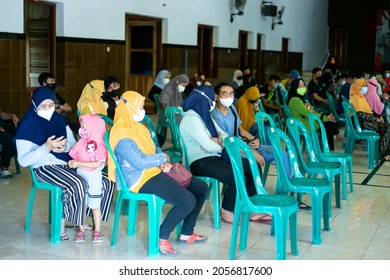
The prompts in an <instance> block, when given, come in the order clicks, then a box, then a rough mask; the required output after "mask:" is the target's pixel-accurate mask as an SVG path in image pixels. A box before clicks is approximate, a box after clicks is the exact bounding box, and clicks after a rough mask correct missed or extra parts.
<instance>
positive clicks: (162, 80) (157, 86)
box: [148, 70, 171, 102]
mask: <svg viewBox="0 0 390 280" xmlns="http://www.w3.org/2000/svg"><path fill="white" fill-rule="evenodd" d="M170 79H171V72H169V71H168V70H161V71H160V72H158V74H157V77H156V79H155V80H154V84H153V86H152V88H151V89H150V90H149V93H148V98H149V99H150V100H151V101H153V102H155V100H154V94H155V93H158V94H160V93H161V91H162V90H163V88H164V87H165V85H166V84H168V82H169V81H170Z"/></svg>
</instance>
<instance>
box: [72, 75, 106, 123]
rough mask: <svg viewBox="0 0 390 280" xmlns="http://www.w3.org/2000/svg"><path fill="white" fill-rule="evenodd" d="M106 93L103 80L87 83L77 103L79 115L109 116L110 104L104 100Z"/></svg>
mask: <svg viewBox="0 0 390 280" xmlns="http://www.w3.org/2000/svg"><path fill="white" fill-rule="evenodd" d="M105 91H106V90H105V88H104V81H103V80H93V81H90V82H89V83H87V84H86V85H85V86H84V89H83V91H82V93H81V95H80V98H79V100H78V101H77V110H78V112H79V114H80V115H86V114H102V115H105V116H107V108H108V104H107V103H105V102H104V101H103V99H102V96H103V93H104V92H105Z"/></svg>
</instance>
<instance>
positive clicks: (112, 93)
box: [107, 89, 119, 97]
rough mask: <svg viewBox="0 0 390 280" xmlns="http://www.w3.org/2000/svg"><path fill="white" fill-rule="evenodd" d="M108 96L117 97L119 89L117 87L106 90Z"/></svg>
mask: <svg viewBox="0 0 390 280" xmlns="http://www.w3.org/2000/svg"><path fill="white" fill-rule="evenodd" d="M107 93H108V95H109V96H111V97H117V96H119V91H118V90H117V89H113V90H112V91H110V92H107Z"/></svg>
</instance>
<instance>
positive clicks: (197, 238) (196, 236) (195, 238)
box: [179, 233, 207, 244]
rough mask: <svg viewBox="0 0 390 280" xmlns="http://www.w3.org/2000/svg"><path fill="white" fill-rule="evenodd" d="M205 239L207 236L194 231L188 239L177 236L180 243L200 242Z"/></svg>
mask: <svg viewBox="0 0 390 280" xmlns="http://www.w3.org/2000/svg"><path fill="white" fill-rule="evenodd" d="M206 240H207V236H204V235H200V234H196V233H193V234H191V235H190V237H189V238H188V239H181V238H179V242H180V243H186V244H193V243H202V242H205V241H206Z"/></svg>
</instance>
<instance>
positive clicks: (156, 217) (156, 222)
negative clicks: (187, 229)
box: [148, 196, 164, 256]
mask: <svg viewBox="0 0 390 280" xmlns="http://www.w3.org/2000/svg"><path fill="white" fill-rule="evenodd" d="M163 205H164V200H162V199H161V198H159V197H157V196H154V197H153V201H152V202H151V203H149V202H148V216H149V217H148V220H149V256H155V255H158V254H159V253H160V248H159V240H160V220H161V212H162V207H163Z"/></svg>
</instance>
